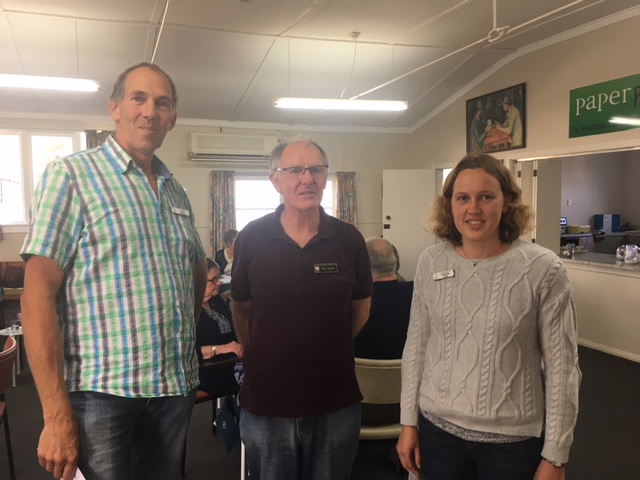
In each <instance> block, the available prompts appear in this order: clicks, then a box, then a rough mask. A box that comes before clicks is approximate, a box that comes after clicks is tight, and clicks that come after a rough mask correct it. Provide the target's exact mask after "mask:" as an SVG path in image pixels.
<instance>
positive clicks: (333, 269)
mask: <svg viewBox="0 0 640 480" xmlns="http://www.w3.org/2000/svg"><path fill="white" fill-rule="evenodd" d="M313 271H314V272H315V273H338V264H337V263H316V264H315V265H314V266H313Z"/></svg>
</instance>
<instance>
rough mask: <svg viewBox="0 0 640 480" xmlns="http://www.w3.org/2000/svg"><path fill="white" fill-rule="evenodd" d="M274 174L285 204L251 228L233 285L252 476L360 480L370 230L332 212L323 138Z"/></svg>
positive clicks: (292, 154)
mask: <svg viewBox="0 0 640 480" xmlns="http://www.w3.org/2000/svg"><path fill="white" fill-rule="evenodd" d="M269 167H270V174H269V179H270V180H271V182H272V183H273V186H274V187H275V189H276V190H277V191H278V192H279V193H280V194H281V195H282V198H283V199H284V203H283V204H282V205H280V206H279V207H278V209H277V210H276V212H275V213H271V214H268V215H265V216H264V217H262V218H260V219H258V220H255V221H253V222H251V223H250V224H248V225H247V226H246V227H245V228H244V229H243V230H242V231H241V232H240V234H239V236H238V239H237V240H236V245H235V252H234V261H233V270H232V279H233V280H232V282H231V297H232V298H233V315H234V321H235V324H236V331H237V334H238V338H239V339H240V342H241V344H242V345H243V347H244V349H245V358H244V368H245V370H244V374H245V376H244V381H243V384H242V389H241V391H240V403H241V405H242V407H243V412H242V415H241V419H240V430H241V436H242V440H243V442H244V443H245V446H246V449H247V463H248V467H249V471H250V472H251V478H252V480H255V479H258V480H281V479H299V480H303V479H304V480H341V479H344V480H348V479H349V477H350V474H351V467H352V465H353V460H354V458H355V455H356V451H357V447H358V436H359V431H360V401H361V399H362V395H361V394H360V390H359V388H358V383H357V380H356V377H355V372H354V359H353V358H354V355H353V337H354V336H355V335H356V334H357V333H358V332H359V331H360V329H361V328H362V327H363V325H364V324H365V322H366V321H367V318H368V315H369V306H370V297H371V293H372V288H373V287H372V278H371V270H370V264H369V256H368V253H367V249H366V246H365V242H364V239H363V237H362V235H361V234H360V233H359V232H358V230H356V228H355V227H353V226H352V225H349V224H347V223H344V222H342V221H340V220H337V219H335V218H333V217H331V216H329V215H327V214H326V213H325V212H324V210H323V209H322V207H321V206H320V202H321V200H322V193H323V190H324V188H325V186H326V182H327V175H328V168H329V165H328V162H327V155H326V153H325V152H324V150H323V149H322V148H321V147H320V146H319V145H318V144H317V143H315V142H312V141H293V142H290V143H282V144H280V145H278V146H277V147H276V148H275V149H274V151H273V153H272V155H271V160H270V164H269Z"/></svg>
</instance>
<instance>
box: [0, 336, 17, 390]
mask: <svg viewBox="0 0 640 480" xmlns="http://www.w3.org/2000/svg"><path fill="white" fill-rule="evenodd" d="M16 353H18V342H16V339H15V338H13V337H7V340H6V341H5V342H4V348H3V349H2V351H1V352H0V398H2V397H3V396H4V392H5V391H6V390H7V387H8V386H9V385H11V378H12V377H11V373H12V370H11V369H12V368H13V362H14V360H15V359H16Z"/></svg>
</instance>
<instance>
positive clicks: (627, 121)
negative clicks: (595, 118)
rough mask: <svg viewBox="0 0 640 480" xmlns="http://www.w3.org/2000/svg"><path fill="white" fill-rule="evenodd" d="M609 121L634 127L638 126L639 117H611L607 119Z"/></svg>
mask: <svg viewBox="0 0 640 480" xmlns="http://www.w3.org/2000/svg"><path fill="white" fill-rule="evenodd" d="M609 121H610V122H611V123H618V124H621V125H633V126H634V127H640V118H633V117H611V119H610V120H609Z"/></svg>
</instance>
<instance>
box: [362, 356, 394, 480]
mask: <svg viewBox="0 0 640 480" xmlns="http://www.w3.org/2000/svg"><path fill="white" fill-rule="evenodd" d="M355 361H356V377H357V379H358V384H359V385H360V391H361V392H362V396H363V397H364V399H363V400H362V425H361V427H360V440H361V441H381V442H389V443H391V451H390V452H389V453H390V457H391V460H392V461H393V463H394V465H395V466H396V469H397V471H398V474H399V475H400V476H402V475H404V473H405V472H404V470H403V469H402V467H401V465H400V461H399V459H398V454H397V452H396V449H395V442H396V441H397V439H398V437H399V436H400V431H401V430H402V425H400V385H401V366H402V360H401V359H397V360H373V359H367V358H356V359H355Z"/></svg>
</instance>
